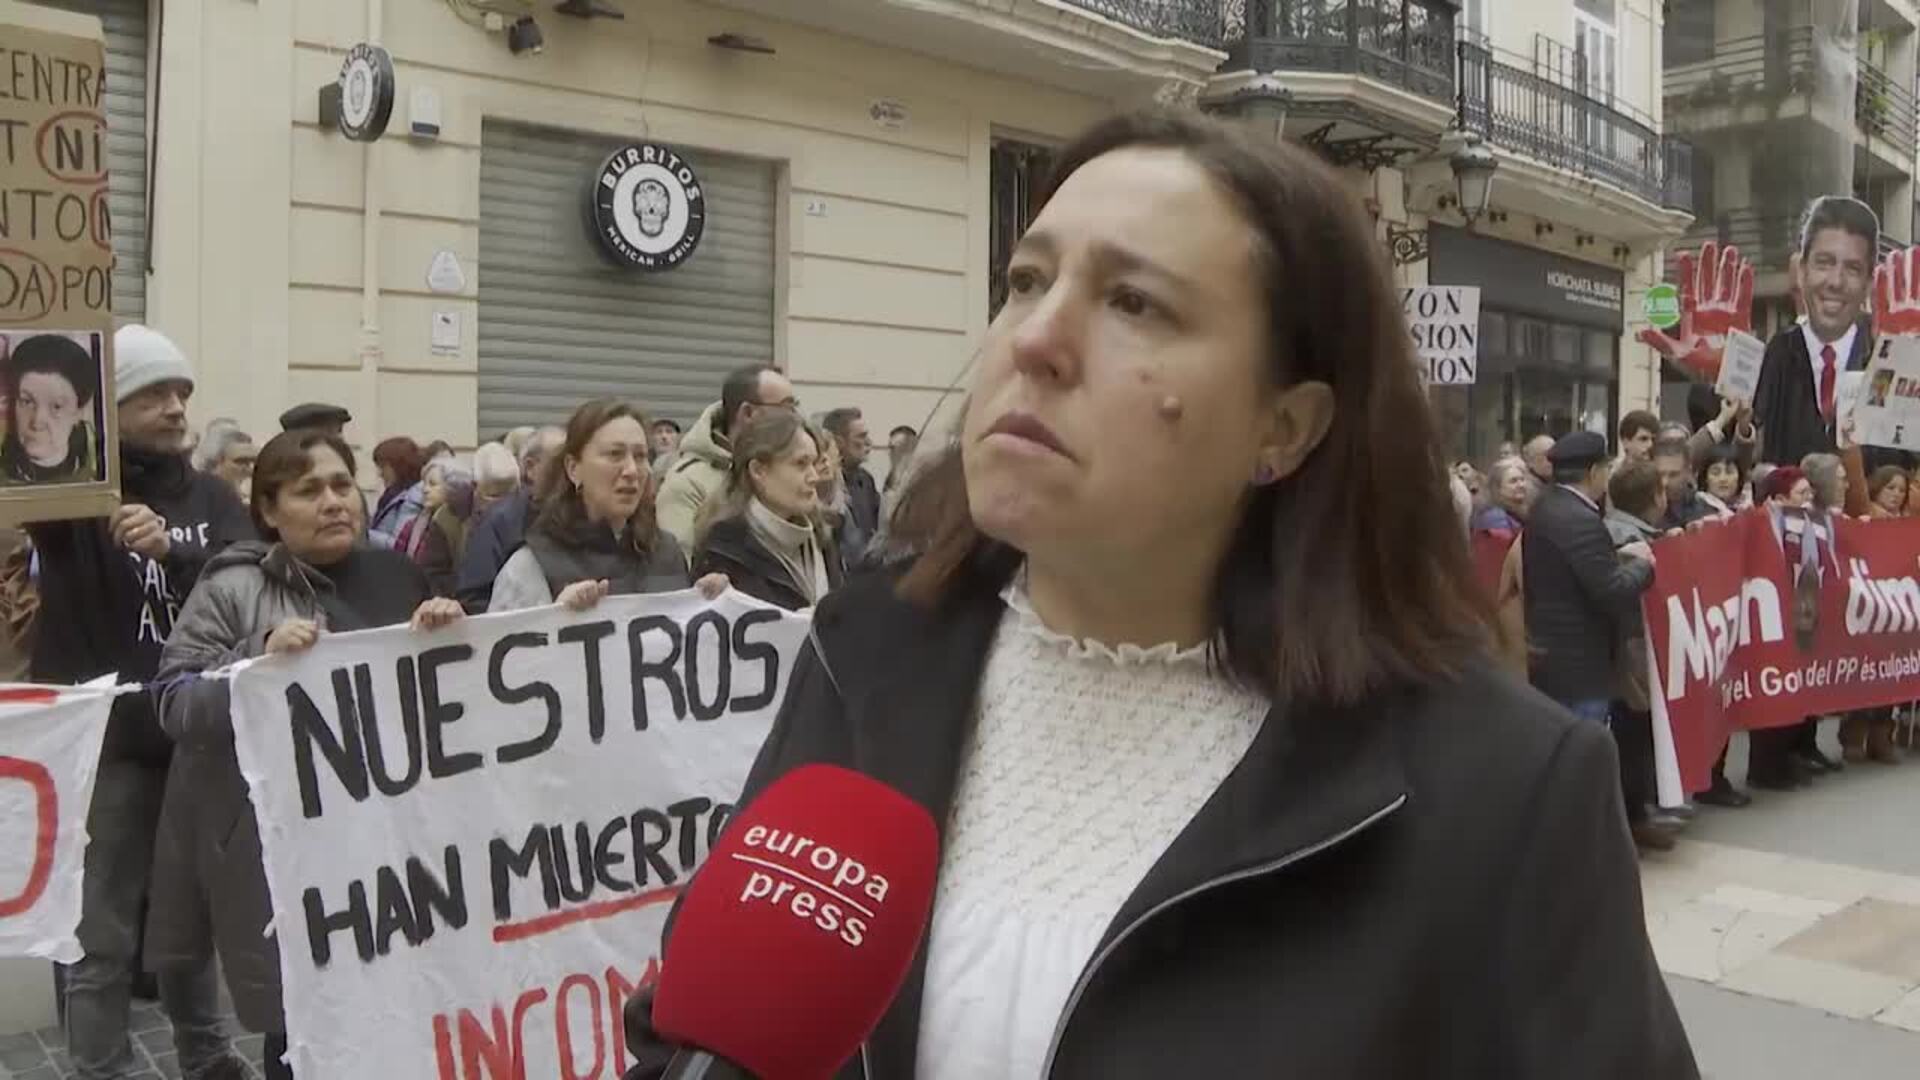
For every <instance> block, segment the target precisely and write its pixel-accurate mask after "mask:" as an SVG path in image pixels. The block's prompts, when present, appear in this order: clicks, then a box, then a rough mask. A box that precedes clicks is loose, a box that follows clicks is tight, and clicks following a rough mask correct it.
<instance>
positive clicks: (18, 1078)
mask: <svg viewBox="0 0 1920 1080" xmlns="http://www.w3.org/2000/svg"><path fill="white" fill-rule="evenodd" d="M227 1026H228V1028H229V1030H231V1031H233V1033H234V1034H236V1035H238V1034H240V1032H239V1029H238V1028H237V1027H236V1026H235V1025H234V1024H233V1022H232V1021H231V1020H229V1021H228V1024H227ZM133 1031H134V1036H133V1053H134V1057H135V1058H136V1059H137V1060H138V1062H139V1066H140V1069H141V1070H142V1071H140V1072H137V1073H135V1074H134V1076H133V1080H162V1078H163V1077H164V1078H165V1080H179V1078H180V1065H179V1063H178V1062H177V1061H175V1060H174V1053H173V1032H172V1030H171V1029H170V1028H169V1027H168V1026H167V1020H166V1017H165V1016H164V1015H162V1014H161V1012H160V1006H158V1005H156V1004H154V1003H152V1002H146V1001H142V1002H135V1003H134V1009H133ZM261 1038H262V1037H261V1036H259V1035H248V1036H246V1037H244V1038H236V1039H235V1040H234V1048H235V1049H236V1050H238V1051H239V1053H240V1056H241V1057H242V1058H244V1059H245V1060H246V1062H247V1069H248V1072H249V1074H250V1075H251V1076H253V1077H254V1080H259V1077H260V1040H261ZM72 1076H73V1069H72V1066H71V1065H69V1063H68V1062H67V1039H66V1035H65V1034H63V1033H62V1032H61V1031H60V1029H59V1028H47V1029H46V1030H44V1031H35V1032H29V1033H27V1034H25V1035H6V1036H0V1080H69V1078H70V1077H72Z"/></svg>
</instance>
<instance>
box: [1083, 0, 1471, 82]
mask: <svg viewBox="0 0 1920 1080" xmlns="http://www.w3.org/2000/svg"><path fill="white" fill-rule="evenodd" d="M1095 2H1098V0H1095ZM1199 2H1200V3H1201V4H1205V0H1199ZM1219 6H1220V7H1221V8H1222V9H1223V10H1224V12H1225V15H1224V21H1223V27H1222V29H1223V31H1224V39H1223V40H1224V43H1225V48H1226V50H1227V63H1226V64H1225V66H1224V67H1223V68H1222V70H1224V71H1238V70H1249V71H1263V72H1272V71H1288V72H1295V71H1307V72H1325V73H1329V74H1346V75H1358V76H1361V77H1363V78H1366V79H1371V80H1373V81H1375V82H1378V83H1383V84H1385V85H1387V86H1390V87H1394V88H1396V89H1400V90H1404V91H1407V92H1408V93H1411V94H1415V95H1417V96H1419V97H1423V98H1426V99H1428V100H1429V101H1433V102H1437V103H1440V104H1451V103H1452V101H1453V75H1454V71H1453V19H1454V7H1455V5H1454V4H1453V3H1451V2H1450V0H1220V2H1219Z"/></svg>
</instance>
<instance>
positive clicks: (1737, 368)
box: [1713, 330, 1767, 405]
mask: <svg viewBox="0 0 1920 1080" xmlns="http://www.w3.org/2000/svg"><path fill="white" fill-rule="evenodd" d="M1766 358H1767V345H1766V342H1763V341H1761V340H1760V339H1759V338H1757V337H1754V336H1753V335H1752V334H1749V333H1745V332H1743V331H1740V330H1733V331H1730V332H1728V334H1727V344H1726V349H1725V351H1724V352H1722V353H1721V354H1720V378H1719V379H1718V380H1717V381H1715V383H1714V387H1713V388H1714V390H1715V391H1716V392H1717V393H1718V394H1719V395H1720V396H1721V397H1723V398H1726V399H1727V400H1729V401H1739V402H1743V403H1746V404H1749V405H1751V404H1752V403H1753V398H1754V395H1755V394H1757V393H1759V392H1760V368H1761V366H1762V365H1763V364H1764V363H1765V362H1766Z"/></svg>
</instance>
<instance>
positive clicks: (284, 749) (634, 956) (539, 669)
mask: <svg viewBox="0 0 1920 1080" xmlns="http://www.w3.org/2000/svg"><path fill="white" fill-rule="evenodd" d="M806 628H807V620H806V619H805V618H804V617H800V616H795V615H790V614H788V613H786V612H783V611H779V610H777V609H774V608H770V607H767V606H766V605H764V604H760V603H759V602H757V601H754V600H751V599H748V598H746V597H744V596H742V595H740V594H738V593H729V594H727V595H725V596H723V597H721V598H720V599H719V600H718V601H715V602H711V603H710V602H707V601H705V600H702V599H701V598H700V597H699V595H698V594H696V593H693V592H686V593H675V594H671V595H667V596H645V597H627V598H621V599H617V600H607V601H603V602H602V603H601V604H600V605H599V606H598V607H596V608H595V609H593V610H592V611H590V612H586V613H584V614H581V613H574V612H569V611H564V610H562V609H559V608H542V609H539V610H535V611H528V612H516V613H513V614H508V615H498V616H489V617H485V618H474V619H468V620H465V621H464V622H462V623H459V624H456V625H455V626H453V627H450V628H448V629H446V630H443V631H439V632H436V633H432V634H424V633H415V632H412V631H410V630H408V629H407V628H405V627H393V628H389V629H385V630H373V631H366V632H363V633H354V634H341V635H339V636H337V637H330V638H326V639H323V641H322V642H321V644H320V645H318V646H317V647H315V648H314V649H313V650H311V651H310V652H308V653H306V654H304V655H301V656H296V657H286V658H272V659H268V660H263V661H260V662H257V663H255V664H253V665H251V666H249V667H247V668H246V669H244V670H243V671H241V672H240V673H239V674H238V675H237V676H236V678H235V680H234V687H233V696H232V700H233V728H234V732H235V736H236V739H235V742H236V746H237V749H238V752H239V759H240V766H241V770H242V772H243V773H244V774H245V776H246V778H247V782H248V784H249V785H250V787H251V789H252V796H253V805H254V808H255V812H256V813H257V815H258V817H259V822H260V834H261V841H262V845H261V846H262V849H263V852H264V855H265V861H266V874H267V883H268V887H269V892H270V893H271V895H272V899H273V910H274V913H275V914H274V925H275V930H276V933H277V935H278V945H279V951H280V963H281V972H282V982H283V984H284V993H285V1004H286V1016H287V1026H288V1040H289V1042H290V1044H291V1049H290V1052H289V1060H290V1061H291V1063H292V1065H293V1068H294V1075H295V1076H296V1077H298V1078H299V1080H364V1078H366V1077H374V1076H392V1077H403V1076H404V1077H468V1076H481V1075H489V1076H524V1077H526V1078H528V1080H556V1078H559V1077H562V1076H581V1077H587V1076H594V1077H615V1076H618V1075H619V1074H620V1072H621V1070H622V1068H623V1067H624V1064H625V1061H624V1058H623V1056H622V1055H623V1053H624V1051H623V1046H624V1040H623V1035H622V1028H621V1021H620V1009H621V1005H622V1004H623V1003H624V1001H625V1000H626V999H627V998H628V997H630V996H631V995H632V994H633V992H634V991H635V990H636V989H638V988H639V987H641V986H644V985H646V983H647V982H648V981H649V980H650V979H651V978H652V977H653V976H654V975H655V974H656V973H657V966H656V965H657V958H658V956H659V946H660V931H661V927H662V924H663V923H664V921H665V918H666V914H667V911H668V908H669V906H670V905H671V903H672V901H673V899H674V897H675V896H676V895H677V894H678V892H679V890H680V888H681V887H682V886H684V885H685V883H686V881H687V878H688V876H689V875H690V874H691V873H692V872H693V870H694V868H695V867H696V866H697V865H698V864H699V863H700V862H701V861H702V860H703V859H705V858H706V855H707V852H708V851H709V850H710V849H711V846H712V843H713V841H714V839H715V837H716V836H717V834H718V832H719V829H720V826H721V825H722V824H724V822H725V820H726V817H727V815H728V814H729V813H730V812H731V807H732V804H733V803H734V801H735V800H736V799H737V798H738V797H739V794H740V789H741V787H742V785H743V784H744V783H745V782H746V777H747V771H748V769H749V767H750V766H751V765H752V763H753V760H754V757H755V755H756V754H757V753H758V752H759V749H760V744H761V743H762V742H763V741H765V739H766V735H767V732H768V731H769V729H770V728H771V726H772V721H773V716H774V713H775V711H776V710H777V709H778V708H779V704H780V700H781V697H782V695H783V693H784V690H785V685H786V678H787V675H788V673H789V672H790V671H791V670H792V665H793V659H794V657H795V656H796V655H798V652H799V648H800V645H801V642H802V641H803V640H804V639H805V636H806ZM369 706H370V707H369ZM356 716H358V718H359V719H358V720H357V721H355V720H354V719H353V718H354V717H356ZM263 929H264V928H263ZM468 1062H473V1063H478V1064H473V1065H469V1064H467V1063H468ZM519 1063H524V1070H522V1068H521V1067H520V1066H519Z"/></svg>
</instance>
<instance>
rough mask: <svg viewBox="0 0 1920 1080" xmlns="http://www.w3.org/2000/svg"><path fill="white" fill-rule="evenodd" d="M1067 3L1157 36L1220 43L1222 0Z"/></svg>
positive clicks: (1090, 0)
mask: <svg viewBox="0 0 1920 1080" xmlns="http://www.w3.org/2000/svg"><path fill="white" fill-rule="evenodd" d="M1066 3H1067V5H1068V6H1069V7H1077V8H1080V9H1082V10H1084V11H1090V12H1092V13H1093V14H1095V15H1100V16H1103V17H1105V18H1108V19H1112V20H1113V21H1114V22H1117V23H1119V24H1121V25H1122V26H1130V27H1132V28H1133V29H1135V30H1138V31H1141V32H1142V33H1146V34H1151V35H1153V36H1154V37H1164V38H1179V39H1181V40H1183V41H1190V42H1193V43H1194V44H1195V45H1205V46H1206V47H1208V48H1210V49H1218V48H1220V47H1221V38H1222V32H1221V19H1222V6H1223V5H1222V0H1066Z"/></svg>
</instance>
